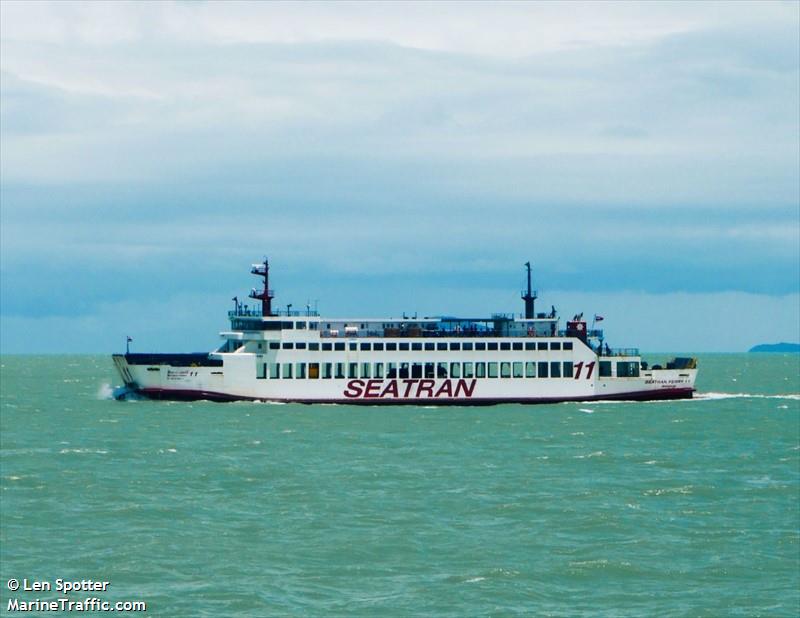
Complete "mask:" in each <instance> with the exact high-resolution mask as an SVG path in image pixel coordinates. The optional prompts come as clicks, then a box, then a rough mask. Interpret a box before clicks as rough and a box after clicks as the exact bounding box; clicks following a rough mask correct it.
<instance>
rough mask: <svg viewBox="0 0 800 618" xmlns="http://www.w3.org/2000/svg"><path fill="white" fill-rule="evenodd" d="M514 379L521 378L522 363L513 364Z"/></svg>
mask: <svg viewBox="0 0 800 618" xmlns="http://www.w3.org/2000/svg"><path fill="white" fill-rule="evenodd" d="M514 377H515V378H521V377H522V363H514Z"/></svg>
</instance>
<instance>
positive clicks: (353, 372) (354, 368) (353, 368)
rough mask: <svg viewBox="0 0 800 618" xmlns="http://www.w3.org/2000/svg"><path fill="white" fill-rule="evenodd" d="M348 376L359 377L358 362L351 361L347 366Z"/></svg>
mask: <svg viewBox="0 0 800 618" xmlns="http://www.w3.org/2000/svg"><path fill="white" fill-rule="evenodd" d="M347 377H348V378H357V377H358V363H350V364H349V365H348V366H347Z"/></svg>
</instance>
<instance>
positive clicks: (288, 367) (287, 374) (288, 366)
mask: <svg viewBox="0 0 800 618" xmlns="http://www.w3.org/2000/svg"><path fill="white" fill-rule="evenodd" d="M283 379H284V380H291V379H292V363H284V364H283Z"/></svg>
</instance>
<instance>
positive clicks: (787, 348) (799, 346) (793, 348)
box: [750, 342, 800, 352]
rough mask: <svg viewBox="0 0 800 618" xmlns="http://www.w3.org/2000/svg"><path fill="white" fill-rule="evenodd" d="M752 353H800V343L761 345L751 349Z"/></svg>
mask: <svg viewBox="0 0 800 618" xmlns="http://www.w3.org/2000/svg"><path fill="white" fill-rule="evenodd" d="M750 352H800V343H784V342H781V343H760V344H758V345H755V346H753V347H752V348H750Z"/></svg>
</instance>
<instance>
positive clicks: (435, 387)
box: [344, 379, 478, 399]
mask: <svg viewBox="0 0 800 618" xmlns="http://www.w3.org/2000/svg"><path fill="white" fill-rule="evenodd" d="M477 383H478V381H477V380H475V379H471V380H464V379H461V380H428V379H425V380H421V379H411V380H408V379H406V380H350V381H349V382H348V383H347V388H346V389H345V390H344V396H345V397H347V398H348V399H359V398H360V399H386V398H388V399H440V398H442V399H445V398H446V399H453V398H458V397H465V398H469V397H472V394H473V393H474V392H475V385H476V384H477Z"/></svg>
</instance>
